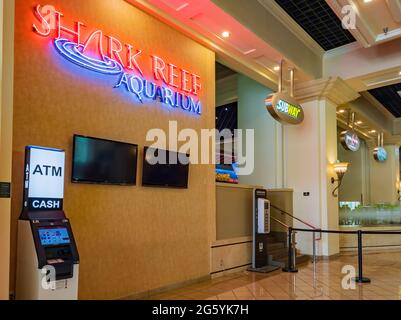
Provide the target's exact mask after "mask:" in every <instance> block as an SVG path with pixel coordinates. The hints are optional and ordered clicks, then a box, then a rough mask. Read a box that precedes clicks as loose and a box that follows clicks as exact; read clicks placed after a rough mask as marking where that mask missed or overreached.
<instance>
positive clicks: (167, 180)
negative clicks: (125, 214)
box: [142, 147, 189, 188]
mask: <svg viewBox="0 0 401 320" xmlns="http://www.w3.org/2000/svg"><path fill="white" fill-rule="evenodd" d="M143 155H144V156H143V171H142V185H143V186H160V187H173V188H188V171H189V161H188V159H189V155H188V154H184V153H178V152H174V151H168V150H163V149H155V148H149V147H145V148H144V152H143ZM163 157H164V159H165V160H166V161H165V162H164V161H161V163H155V162H156V159H163ZM164 159H163V160H164ZM173 159H177V161H172V160H173ZM180 159H182V160H185V161H186V162H185V163H182V162H184V161H182V162H181V161H180ZM172 162H175V163H172Z"/></svg>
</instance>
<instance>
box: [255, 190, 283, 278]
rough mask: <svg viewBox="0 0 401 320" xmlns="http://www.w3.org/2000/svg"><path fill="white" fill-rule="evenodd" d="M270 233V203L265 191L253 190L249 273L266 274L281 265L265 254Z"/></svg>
mask: <svg viewBox="0 0 401 320" xmlns="http://www.w3.org/2000/svg"><path fill="white" fill-rule="evenodd" d="M269 233H270V201H269V200H267V190H265V189H254V190H253V241H252V267H251V268H249V271H253V272H261V273H267V272H272V271H274V270H277V269H279V268H280V266H281V264H280V263H278V262H275V261H272V260H270V259H269V255H268V252H267V243H268V235H269Z"/></svg>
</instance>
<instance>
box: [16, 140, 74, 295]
mask: <svg viewBox="0 0 401 320" xmlns="http://www.w3.org/2000/svg"><path fill="white" fill-rule="evenodd" d="M64 161H65V153H64V151H63V150H58V149H49V148H42V147H34V146H28V147H26V149H25V167H24V168H25V175H24V176H25V178H24V197H23V209H22V212H21V215H20V217H19V220H18V252H17V285H16V299H18V300H75V299H78V272H79V271H78V270H79V255H78V250H77V246H76V244H75V240H74V235H73V233H72V229H71V225H70V222H69V220H68V219H67V217H66V215H65V213H64V211H63V197H64Z"/></svg>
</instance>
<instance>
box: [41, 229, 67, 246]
mask: <svg viewBox="0 0 401 320" xmlns="http://www.w3.org/2000/svg"><path fill="white" fill-rule="evenodd" d="M39 238H40V243H41V244H42V246H54V245H59V244H68V243H70V236H69V235H68V231H67V228H46V229H39Z"/></svg>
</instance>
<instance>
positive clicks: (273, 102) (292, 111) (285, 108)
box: [265, 92, 304, 124]
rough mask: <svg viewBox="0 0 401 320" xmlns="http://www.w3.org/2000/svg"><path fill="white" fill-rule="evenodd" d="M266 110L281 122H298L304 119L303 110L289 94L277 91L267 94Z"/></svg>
mask: <svg viewBox="0 0 401 320" xmlns="http://www.w3.org/2000/svg"><path fill="white" fill-rule="evenodd" d="M265 106H266V108H267V111H269V113H270V114H271V115H272V117H273V118H274V119H276V120H277V121H279V122H280V123H282V124H300V123H301V122H302V121H303V120H304V111H303V109H302V107H301V106H300V105H299V103H298V102H297V101H296V100H295V99H294V98H293V97H291V96H289V95H287V94H285V93H283V92H279V93H276V94H272V95H269V96H268V97H267V98H266V100H265Z"/></svg>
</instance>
